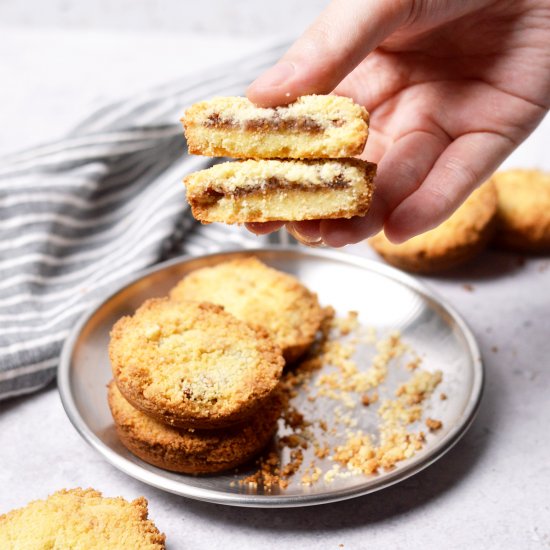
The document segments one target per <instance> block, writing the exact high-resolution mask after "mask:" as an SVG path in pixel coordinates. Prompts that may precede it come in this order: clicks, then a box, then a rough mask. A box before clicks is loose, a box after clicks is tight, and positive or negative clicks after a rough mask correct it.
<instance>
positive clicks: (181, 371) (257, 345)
mask: <svg viewBox="0 0 550 550" xmlns="http://www.w3.org/2000/svg"><path fill="white" fill-rule="evenodd" d="M109 356H110V359H111V363H112V367H113V374H114V377H115V380H116V383H117V385H118V387H119V388H120V391H121V392H122V394H123V395H124V396H125V397H126V399H127V400H128V401H130V403H131V404H132V405H134V407H136V408H138V409H140V410H141V411H143V412H145V413H147V414H149V415H151V416H152V417H154V418H156V419H157V420H159V421H161V422H165V423H169V424H172V425H174V426H182V427H186V428H220V427H223V426H229V425H231V424H236V423H238V422H242V421H244V420H245V419H246V418H248V417H249V416H250V415H252V414H253V413H255V412H256V411H257V410H258V409H259V408H260V407H261V406H262V405H263V404H264V403H265V402H266V401H267V400H268V399H269V396H270V395H271V393H272V392H273V390H274V389H275V387H276V386H277V384H278V382H279V378H280V376H281V373H282V369H283V365H284V359H283V356H282V352H281V349H280V348H279V346H277V345H276V344H275V343H274V342H273V341H272V339H271V338H270V337H269V335H268V333H267V332H266V331H265V330H264V329H261V328H260V327H258V328H253V327H251V326H250V325H248V324H246V323H245V322H243V321H240V320H238V319H236V318H235V317H234V316H233V315H231V314H230V313H228V312H226V311H224V309H223V308H222V307H220V306H217V305H213V304H208V303H198V302H186V303H182V302H178V303H175V302H172V301H170V300H168V299H167V298H156V299H151V300H147V301H146V302H144V304H143V305H142V306H141V307H140V308H139V309H138V310H137V311H136V312H135V314H134V315H133V316H131V317H123V318H122V319H120V320H119V321H118V322H117V323H116V324H115V326H114V327H113V329H112V331H111V341H110V344H109Z"/></svg>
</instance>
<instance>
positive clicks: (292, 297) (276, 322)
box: [170, 257, 324, 361]
mask: <svg viewBox="0 0 550 550" xmlns="http://www.w3.org/2000/svg"><path fill="white" fill-rule="evenodd" d="M170 295H171V297H172V298H173V299H175V300H191V299H194V300H199V301H206V302H212V303H214V304H219V305H221V306H223V307H224V308H225V309H226V310H227V311H229V312H230V313H232V314H233V315H235V317H237V318H238V319H242V320H243V321H247V322H250V323H258V324H261V325H262V326H263V327H264V328H265V329H267V330H268V331H269V332H270V334H271V335H272V336H273V338H274V340H275V342H276V343H277V344H278V345H279V346H280V347H281V348H282V350H283V355H284V357H285V359H286V360H287V361H293V360H295V359H297V358H298V357H299V356H300V355H302V353H303V352H305V350H306V349H307V348H308V347H309V346H310V345H311V344H312V343H313V341H314V339H315V335H316V333H317V331H318V329H319V327H320V325H321V322H322V320H323V317H324V313H323V309H322V308H321V306H320V305H319V302H318V300H317V296H316V295H315V294H314V293H312V292H310V291H309V290H308V289H307V288H306V287H305V286H304V285H303V284H301V283H300V282H299V281H298V279H296V278H295V277H293V276H291V275H289V274H287V273H283V272H281V271H277V270H276V269H272V268H270V267H268V266H266V265H265V264H263V263H262V262H261V261H260V260H258V259H257V258H255V257H248V258H239V259H236V260H231V261H229V262H223V263H221V264H218V265H216V266H214V267H206V268H202V269H198V270H196V271H194V272H192V273H190V274H189V275H187V276H186V277H185V278H184V279H182V280H181V281H180V282H179V283H178V285H177V286H176V287H175V288H174V289H173V290H172V292H171V294H170Z"/></svg>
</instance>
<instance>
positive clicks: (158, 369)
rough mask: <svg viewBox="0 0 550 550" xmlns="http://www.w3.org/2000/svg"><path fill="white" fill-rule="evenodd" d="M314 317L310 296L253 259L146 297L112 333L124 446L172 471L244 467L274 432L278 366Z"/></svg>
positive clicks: (302, 343)
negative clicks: (166, 292)
mask: <svg viewBox="0 0 550 550" xmlns="http://www.w3.org/2000/svg"><path fill="white" fill-rule="evenodd" d="M224 307H225V309H224ZM322 320H323V310H322V308H321V307H320V306H319V303H318V301H317V297H316V296H315V294H313V293H311V292H310V291H309V290H307V289H306V288H305V287H304V286H303V285H301V284H300V283H299V282H298V281H297V280H296V279H295V278H294V277H292V276H290V275H287V274H285V273H281V272H278V271H276V270H274V269H271V268H268V267H267V266H265V265H264V264H262V263H261V262H260V261H258V260H256V259H255V258H243V259H238V260H234V261H232V262H225V263H222V264H219V265H217V266H215V267H210V268H204V269H200V270H197V271H195V272H193V273H191V274H190V275H188V276H187V277H186V278H184V279H183V280H182V281H181V282H180V283H179V284H178V285H177V286H176V287H175V288H174V289H173V290H172V292H171V296H170V297H166V298H155V299H151V300H147V301H146V302H145V303H144V304H143V305H142V306H141V307H140V308H139V309H138V310H137V311H136V312H135V314H134V315H133V316H129V317H123V318H122V319H120V320H119V321H118V322H117V323H116V324H115V326H114V327H113V330H112V332H111V342H110V345H109V355H110V359H111V363H112V367H113V375H114V381H113V382H111V383H110V384H109V405H110V408H111V412H112V414H113V418H114V421H115V426H116V429H117V433H118V435H119V437H120V439H121V441H122V443H123V444H124V445H125V446H126V447H127V448H128V449H129V450H130V451H131V452H132V453H134V454H135V455H137V456H138V457H140V458H142V459H143V460H145V461H146V462H149V463H151V464H154V465H156V466H159V467H161V468H165V469H167V470H172V471H176V472H184V473H195V474H199V473H214V472H219V471H222V470H226V469H230V468H232V467H235V466H237V465H239V464H242V463H244V462H246V461H247V460H248V459H250V458H251V457H252V456H254V455H255V454H257V453H258V452H259V451H261V450H262V449H263V448H264V447H265V446H266V445H267V443H268V442H269V441H270V439H271V438H272V436H273V434H274V433H275V431H276V429H277V423H278V419H279V417H280V414H281V409H282V406H283V396H282V394H281V392H280V389H279V387H278V384H279V380H280V377H281V374H282V370H283V366H284V364H285V359H286V360H294V359H296V358H297V357H299V356H300V355H301V354H303V353H304V352H305V351H306V350H307V349H308V347H309V346H310V345H311V344H312V343H313V341H314V340H315V336H316V333H317V331H318V329H319V327H320V325H321V322H322Z"/></svg>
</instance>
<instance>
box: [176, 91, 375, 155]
mask: <svg viewBox="0 0 550 550" xmlns="http://www.w3.org/2000/svg"><path fill="white" fill-rule="evenodd" d="M368 122H369V115H368V113H367V111H366V109H365V108H364V107H362V106H360V105H357V104H356V103H354V102H353V100H351V99H350V98H347V97H340V96H335V95H309V96H302V97H300V98H298V99H297V100H296V101H295V102H294V103H291V104H290V105H286V106H281V107H274V108H261V107H256V106H255V105H254V104H253V103H251V102H250V101H249V100H248V99H246V98H244V97H218V98H214V99H211V100H208V101H202V102H200V103H196V104H195V105H193V106H191V107H190V108H189V109H187V111H186V112H185V115H184V117H183V118H182V123H183V125H184V129H185V137H186V138H187V143H188V147H189V152H190V153H192V154H198V155H207V156H230V157H235V158H298V159H300V158H342V157H351V156H354V155H359V154H360V153H361V152H362V150H363V148H364V146H365V142H366V140H367V137H368Z"/></svg>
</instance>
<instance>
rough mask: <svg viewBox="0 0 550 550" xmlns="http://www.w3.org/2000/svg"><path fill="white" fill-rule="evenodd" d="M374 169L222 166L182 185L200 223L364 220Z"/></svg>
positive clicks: (332, 163)
mask: <svg viewBox="0 0 550 550" xmlns="http://www.w3.org/2000/svg"><path fill="white" fill-rule="evenodd" d="M375 173H376V165H375V164H372V163H369V162H365V161H362V160H359V159H339V160H309V161H283V160H246V161H237V162H225V163H223V164H218V165H216V166H213V167H212V168H209V169H207V170H202V171H200V172H195V173H193V174H190V175H189V176H187V177H186V178H185V179H184V183H185V186H186V188H187V200H188V202H189V204H190V205H191V209H192V212H193V216H194V217H195V218H196V219H197V220H200V221H201V222H203V223H211V222H224V223H228V224H233V223H245V222H268V221H279V220H284V221H299V220H317V219H330V218H351V217H353V216H364V215H365V214H366V213H367V211H368V209H369V206H370V202H371V198H372V193H373V189H374V184H373V179H374V175H375Z"/></svg>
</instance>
